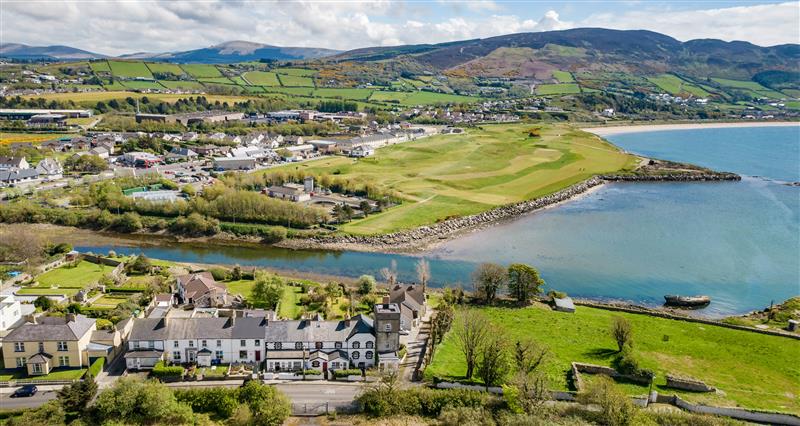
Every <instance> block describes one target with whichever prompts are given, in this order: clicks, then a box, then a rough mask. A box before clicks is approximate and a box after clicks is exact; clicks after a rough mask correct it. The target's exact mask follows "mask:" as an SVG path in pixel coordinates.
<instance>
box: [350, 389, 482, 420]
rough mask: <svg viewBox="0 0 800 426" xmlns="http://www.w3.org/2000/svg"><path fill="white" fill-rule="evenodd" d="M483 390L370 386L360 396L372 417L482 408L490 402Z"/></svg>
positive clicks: (425, 414)
mask: <svg viewBox="0 0 800 426" xmlns="http://www.w3.org/2000/svg"><path fill="white" fill-rule="evenodd" d="M487 398H488V397H487V396H486V395H485V394H483V393H481V392H477V391H472V390H464V389H429V388H412V389H403V390H394V391H391V392H390V391H388V390H385V389H380V388H376V389H369V390H366V391H364V392H363V393H362V394H361V395H359V396H358V398H357V400H358V402H359V404H361V406H362V407H363V408H364V412H365V413H366V414H367V415H369V416H373V417H386V416H395V415H408V416H426V417H438V416H439V415H440V414H441V412H442V410H443V409H444V408H457V407H472V408H480V407H483V406H484V405H485V404H486V403H487Z"/></svg>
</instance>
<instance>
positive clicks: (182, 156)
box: [166, 146, 198, 161]
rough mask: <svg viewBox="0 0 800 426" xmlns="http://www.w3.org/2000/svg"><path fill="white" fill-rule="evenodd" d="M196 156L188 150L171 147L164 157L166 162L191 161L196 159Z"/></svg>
mask: <svg viewBox="0 0 800 426" xmlns="http://www.w3.org/2000/svg"><path fill="white" fill-rule="evenodd" d="M197 156H198V154H197V153H196V152H194V151H192V150H191V149H189V148H184V147H179V146H176V147H173V148H172V149H171V150H170V151H169V152H168V153H167V155H166V160H167V161H192V160H196V159H197Z"/></svg>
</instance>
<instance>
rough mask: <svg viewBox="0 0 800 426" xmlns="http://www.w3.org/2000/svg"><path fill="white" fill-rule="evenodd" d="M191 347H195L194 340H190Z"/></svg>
mask: <svg viewBox="0 0 800 426" xmlns="http://www.w3.org/2000/svg"><path fill="white" fill-rule="evenodd" d="M189 347H190V348H193V347H194V340H189Z"/></svg>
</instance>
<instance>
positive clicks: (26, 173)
mask: <svg viewBox="0 0 800 426" xmlns="http://www.w3.org/2000/svg"><path fill="white" fill-rule="evenodd" d="M38 176H39V172H38V171H37V170H36V169H17V170H0V182H10V181H12V180H20V179H31V178H35V177H38Z"/></svg>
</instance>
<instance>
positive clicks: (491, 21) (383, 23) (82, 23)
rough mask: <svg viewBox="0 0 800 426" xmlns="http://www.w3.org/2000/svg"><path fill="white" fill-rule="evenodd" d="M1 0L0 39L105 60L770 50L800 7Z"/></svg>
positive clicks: (794, 37)
mask: <svg viewBox="0 0 800 426" xmlns="http://www.w3.org/2000/svg"><path fill="white" fill-rule="evenodd" d="M0 1H2V13H0V42H20V43H27V44H34V45H51V44H65V45H70V46H75V47H79V48H82V49H86V50H91V51H95V52H99V53H106V54H112V55H116V54H122V53H131V52H139V51H151V52H161V51H176V50H188V49H196V48H202V47H206V46H211V45H215V44H219V43H221V42H225V41H231V40H248V41H255V42H261V43H267V44H274V45H279V46H309V47H327V48H333V49H353V48H358V47H368V46H376V45H396V44H407V43H409V44H410V43H438V42H445V41H453V40H460V39H471V38H485V37H492V36H497V35H502V34H509V33H515V32H525V31H549V30H561V29H567V28H573V27H576V26H593V27H610V28H620V29H632V28H637V29H650V30H654V31H659V32H663V33H666V34H669V35H672V36H674V37H677V38H679V39H683V40H685V39H690V38H698V37H714V38H722V39H726V40H731V39H745V40H748V41H753V42H756V43H758V44H775V43H787V42H792V41H794V42H797V41H798V38H800V35H798V31H800V29H799V28H798V25H797V22H798V19H800V17H799V16H798V15H800V12H798V10H799V9H800V3H784V4H778V5H766V6H747V7H744V6H743V7H734V8H726V9H709V10H702V11H685V12H684V11H670V10H658V11H654V10H645V11H634V12H627V13H621V14H610V13H606V14H596V15H592V16H590V17H589V18H587V19H585V20H582V21H580V22H578V23H576V22H574V21H571V20H562V18H561V17H560V16H559V14H558V13H557V12H556V11H555V10H550V11H548V12H547V13H545V14H544V16H542V17H540V18H539V17H537V16H520V14H521V13H522V12H523V11H522V10H517V9H515V10H513V13H512V10H511V9H512V7H511V5H510V4H504V3H502V2H495V1H492V0H486V1H483V0H481V1H469V2H451V1H444V2H440V3H422V2H416V1H407V2H404V1H391V0H376V1H368V0H360V1H321V0H300V1H293V0H240V1H227V0H203V1H196V0H184V1H180V0H176V1H158V0H153V1H141V2H139V1H132V0H113V1H85V0H62V1H56V0H42V1H32V0H28V1H23V0H0ZM641 7H647V6H646V2H643V5H642V6H641ZM456 9H460V10H461V11H463V12H464V13H457V12H454V11H455V10H456ZM31 28H35V31H31Z"/></svg>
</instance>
